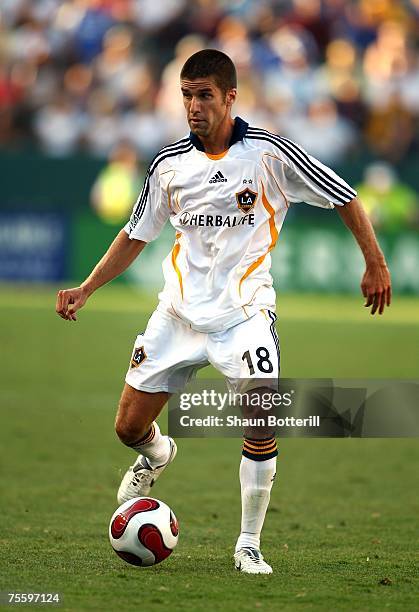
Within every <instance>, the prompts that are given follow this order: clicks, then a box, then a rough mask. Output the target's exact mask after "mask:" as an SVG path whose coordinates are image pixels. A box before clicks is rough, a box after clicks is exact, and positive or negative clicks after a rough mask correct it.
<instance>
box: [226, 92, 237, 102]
mask: <svg viewBox="0 0 419 612" xmlns="http://www.w3.org/2000/svg"><path fill="white" fill-rule="evenodd" d="M236 96H237V89H236V88H235V87H234V88H233V89H229V90H228V92H227V94H226V104H227V106H233V104H234V102H235V101H236Z"/></svg>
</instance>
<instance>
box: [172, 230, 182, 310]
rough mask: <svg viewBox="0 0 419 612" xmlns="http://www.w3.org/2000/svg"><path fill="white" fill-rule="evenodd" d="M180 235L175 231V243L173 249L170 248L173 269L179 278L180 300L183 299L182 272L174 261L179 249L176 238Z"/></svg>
mask: <svg viewBox="0 0 419 612" xmlns="http://www.w3.org/2000/svg"><path fill="white" fill-rule="evenodd" d="M180 236H181V233H180V232H177V234H176V240H175V244H174V245H173V249H172V265H173V267H174V269H175V272H176V274H177V276H178V279H179V287H180V293H181V295H182V300H183V280H182V273H181V271H180V270H179V267H178V265H177V263H176V259H177V257H178V255H179V251H180V243H179V242H178V238H179V237H180Z"/></svg>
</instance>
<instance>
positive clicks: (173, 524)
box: [170, 511, 179, 537]
mask: <svg viewBox="0 0 419 612" xmlns="http://www.w3.org/2000/svg"><path fill="white" fill-rule="evenodd" d="M170 531H171V532H172V534H173V535H174V536H175V537H176V536H177V535H178V534H179V523H178V522H177V518H176V517H175V515H174V514H173V512H172V511H170Z"/></svg>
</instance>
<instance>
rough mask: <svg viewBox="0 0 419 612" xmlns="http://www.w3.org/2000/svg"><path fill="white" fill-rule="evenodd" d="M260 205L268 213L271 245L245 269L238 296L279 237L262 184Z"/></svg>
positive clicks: (272, 209) (271, 208) (273, 214)
mask: <svg viewBox="0 0 419 612" xmlns="http://www.w3.org/2000/svg"><path fill="white" fill-rule="evenodd" d="M262 204H263V206H264V207H265V208H266V210H267V211H268V213H269V232H270V234H271V244H270V245H269V247H268V250H267V251H266V253H264V254H263V255H260V256H259V257H258V258H257V259H256V260H255V261H254V262H253V263H252V264H250V266H249V267H248V268H247V270H246V272H245V273H244V274H243V276H242V277H241V279H240V282H239V295H240V296H241V286H242V282H243V281H244V280H245V279H246V278H247V277H248V276H249V275H250V274H251V273H252V272H253V271H254V270H256V268H258V267H259V266H260V264H261V263H262V262H263V260H264V259H265V257H266V256H267V254H268V253H270V251H272V249H273V248H274V247H275V244H276V241H277V240H278V236H279V232H278V230H277V229H276V225H275V210H274V208H273V207H272V206H271V204H270V203H269V201H268V198H267V197H266V194H265V187H264V186H263V183H262Z"/></svg>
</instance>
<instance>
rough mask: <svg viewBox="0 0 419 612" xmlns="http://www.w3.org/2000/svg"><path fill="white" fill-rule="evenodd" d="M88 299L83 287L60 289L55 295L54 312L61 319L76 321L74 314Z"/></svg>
mask: <svg viewBox="0 0 419 612" xmlns="http://www.w3.org/2000/svg"><path fill="white" fill-rule="evenodd" d="M88 297H89V294H88V293H87V291H86V289H85V288H84V287H74V289H61V290H60V291H59V292H58V294H57V303H56V305H55V310H56V312H57V314H58V315H60V317H61V318H62V319H66V320H67V321H77V316H76V312H77V311H78V310H80V308H82V307H83V306H84V305H85V303H86V300H87V298H88Z"/></svg>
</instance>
